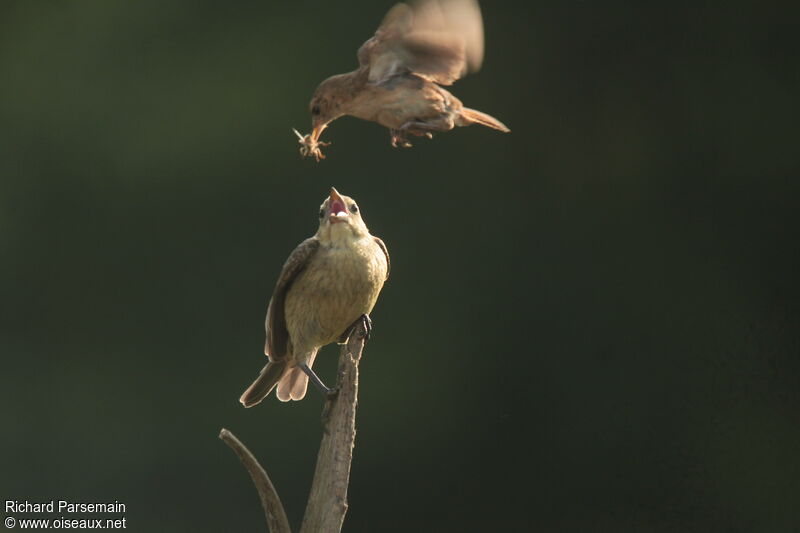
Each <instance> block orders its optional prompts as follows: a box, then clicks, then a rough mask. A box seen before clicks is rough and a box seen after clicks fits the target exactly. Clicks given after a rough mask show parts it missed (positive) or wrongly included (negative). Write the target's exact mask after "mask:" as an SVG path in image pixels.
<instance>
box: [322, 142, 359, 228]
mask: <svg viewBox="0 0 800 533" xmlns="http://www.w3.org/2000/svg"><path fill="white" fill-rule="evenodd" d="M315 131H316V130H315ZM328 206H329V208H330V212H331V214H330V221H331V224H336V223H337V222H344V221H345V220H347V217H348V216H350V213H348V212H347V204H346V203H345V201H344V198H342V197H341V196H340V195H339V191H337V190H336V189H335V188H333V187H331V195H330V196H329V197H328Z"/></svg>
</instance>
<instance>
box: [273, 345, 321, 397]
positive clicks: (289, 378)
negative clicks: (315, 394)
mask: <svg viewBox="0 0 800 533" xmlns="http://www.w3.org/2000/svg"><path fill="white" fill-rule="evenodd" d="M316 357H317V354H316V352H314V353H312V354H311V355H310V356H309V357H308V361H307V364H308V366H309V368H310V367H311V366H312V365H313V364H314V359H315V358H316ZM307 390H308V376H307V375H306V373H305V372H303V370H302V369H301V368H300V367H297V366H296V367H293V368H290V369H288V370H287V371H286V373H285V374H284V375H283V377H282V378H281V380H280V381H279V382H278V390H277V392H276V396H277V397H278V399H279V400H280V401H282V402H288V401H289V400H295V401H297V400H302V399H303V398H305V396H306V391H307Z"/></svg>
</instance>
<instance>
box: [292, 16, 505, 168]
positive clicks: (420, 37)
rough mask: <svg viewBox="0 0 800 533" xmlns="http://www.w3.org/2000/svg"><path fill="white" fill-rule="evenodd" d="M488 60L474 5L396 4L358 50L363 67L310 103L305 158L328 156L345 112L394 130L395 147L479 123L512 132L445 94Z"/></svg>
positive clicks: (322, 88) (334, 80) (335, 80)
mask: <svg viewBox="0 0 800 533" xmlns="http://www.w3.org/2000/svg"><path fill="white" fill-rule="evenodd" d="M482 61H483V21H482V19H481V12H480V8H479V7H478V3H477V1H476V0H420V1H418V2H416V3H414V4H413V5H412V6H409V5H406V4H397V5H395V6H394V7H393V8H392V9H391V10H390V11H389V13H388V14H387V15H386V17H385V18H384V20H383V22H382V23H381V25H380V27H379V28H378V31H377V32H375V35H374V36H373V37H372V38H371V39H369V40H368V41H367V42H365V43H364V44H363V45H361V48H359V50H358V63H359V67H358V68H357V69H356V70H354V71H352V72H348V73H347V74H338V75H336V76H331V77H330V78H328V79H326V80H325V81H323V82H322V83H321V84H320V85H319V87H317V90H316V91H315V92H314V96H313V98H312V99H311V103H310V105H309V110H310V111H311V122H312V127H313V129H312V131H311V133H309V134H308V135H305V136H303V135H300V134H299V133H297V131H296V130H295V133H296V134H297V135H298V137H300V144H301V145H302V146H301V148H300V153H301V154H303V155H304V156H308V155H313V156H314V157H315V158H316V159H317V161H319V159H320V158H323V159H324V157H325V156H324V155H323V154H322V151H321V150H320V146H325V145H326V144H328V143H323V142H321V141H320V140H319V137H320V135H321V134H322V131H323V130H324V129H325V128H326V127H327V126H328V124H330V123H331V122H333V121H334V120H336V119H337V118H339V117H341V116H343V115H352V116H354V117H357V118H360V119H364V120H370V121H373V122H377V123H379V124H381V125H383V126H386V127H387V128H389V130H390V133H391V142H392V146H394V147H397V146H398V145H399V146H403V147H410V146H411V144H410V143H409V142H408V139H407V137H406V135H407V134H411V135H417V136H421V135H425V136H427V137H429V138H430V137H432V134H433V133H434V132H439V131H448V130H451V129H453V128H454V127H455V126H469V125H470V124H481V125H483V126H488V127H490V128H494V129H496V130H500V131H502V132H508V131H510V130H509V129H508V128H507V127H506V126H505V125H504V124H503V123H502V122H500V121H499V120H497V119H496V118H494V117H491V116H489V115H487V114H486V113H481V112H480V111H476V110H474V109H469V108H467V107H464V106H463V104H462V103H461V101H460V100H459V99H458V98H456V97H455V96H453V95H452V94H450V93H449V92H448V91H447V90H445V89H443V88H442V87H441V85H451V84H452V83H453V82H454V81H456V80H457V79H459V78H461V77H462V76H463V75H464V74H466V73H467V72H468V71H476V70H478V68H480V66H481V62H482Z"/></svg>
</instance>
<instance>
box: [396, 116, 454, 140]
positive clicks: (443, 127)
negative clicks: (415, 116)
mask: <svg viewBox="0 0 800 533" xmlns="http://www.w3.org/2000/svg"><path fill="white" fill-rule="evenodd" d="M453 126H454V123H453V120H452V119H450V118H448V117H442V118H437V119H433V120H428V121H424V122H423V121H421V120H409V121H408V122H406V123H405V124H403V125H402V126H400V132H401V134H402V133H410V134H411V135H416V136H417V137H421V136H423V135H424V136H425V137H427V138H428V139H432V138H433V132H434V131H437V132H438V131H449V130H452V129H453Z"/></svg>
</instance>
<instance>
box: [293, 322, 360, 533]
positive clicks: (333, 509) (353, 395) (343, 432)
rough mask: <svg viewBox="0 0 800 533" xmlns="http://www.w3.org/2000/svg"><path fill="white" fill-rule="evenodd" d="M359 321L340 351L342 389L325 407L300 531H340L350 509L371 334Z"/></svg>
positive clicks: (316, 532)
mask: <svg viewBox="0 0 800 533" xmlns="http://www.w3.org/2000/svg"><path fill="white" fill-rule="evenodd" d="M356 324H357V325H356V327H355V328H353V331H352V333H351V334H350V339H349V340H348V341H347V344H345V345H343V346H342V349H341V354H340V355H339V386H338V389H339V392H338V394H337V395H336V396H335V397H334V398H332V399H329V400H328V402H329V403H328V404H327V405H326V407H325V416H324V419H325V432H324V433H323V435H322V443H321V444H320V447H319V454H318V455H317V468H316V470H315V471H314V481H313V483H312V485H311V494H310V495H309V497H308V504H307V505H306V513H305V516H304V517H303V525H302V527H301V528H300V533H320V532H321V533H336V532H339V531H341V529H342V524H343V523H344V515H345V513H346V512H347V485H348V483H349V482H350V463H351V461H352V459H353V443H354V442H355V437H356V404H357V402H358V363H359V361H361V352H362V351H363V350H364V340H365V337H366V335H367V332H366V330H365V329H364V324H363V323H362V321H361V320H359V321H358V322H357V323H356Z"/></svg>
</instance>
